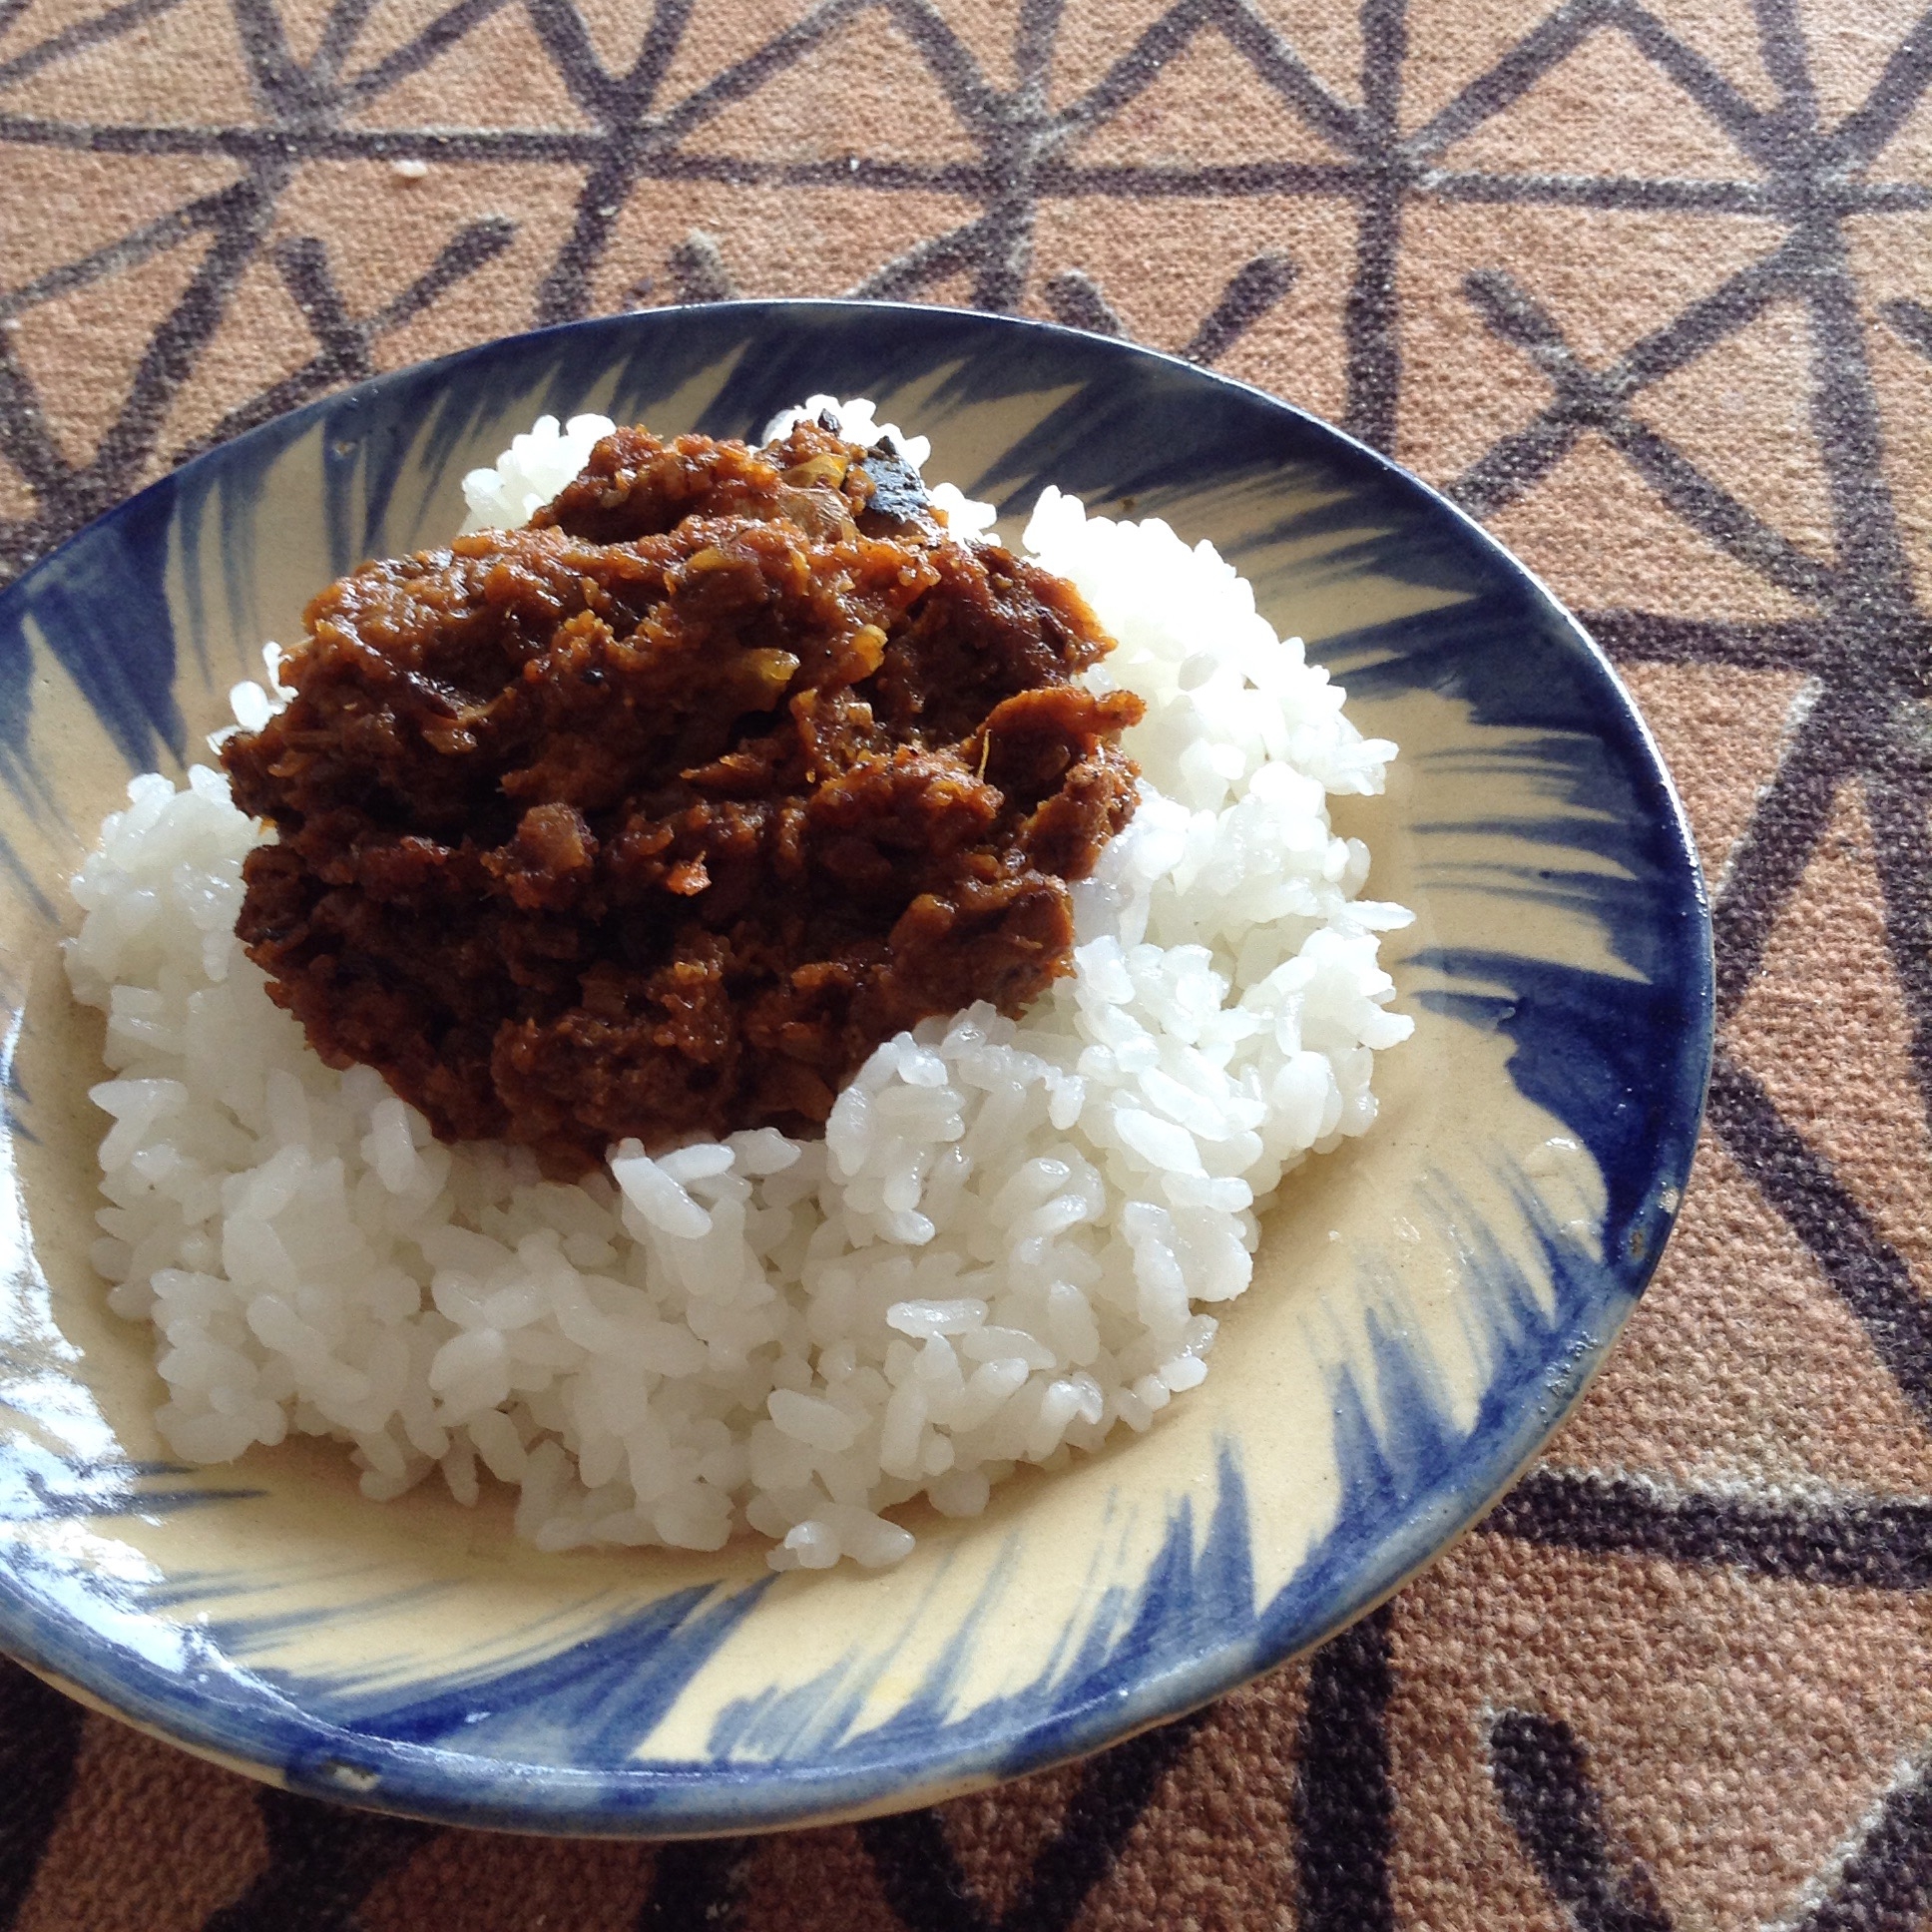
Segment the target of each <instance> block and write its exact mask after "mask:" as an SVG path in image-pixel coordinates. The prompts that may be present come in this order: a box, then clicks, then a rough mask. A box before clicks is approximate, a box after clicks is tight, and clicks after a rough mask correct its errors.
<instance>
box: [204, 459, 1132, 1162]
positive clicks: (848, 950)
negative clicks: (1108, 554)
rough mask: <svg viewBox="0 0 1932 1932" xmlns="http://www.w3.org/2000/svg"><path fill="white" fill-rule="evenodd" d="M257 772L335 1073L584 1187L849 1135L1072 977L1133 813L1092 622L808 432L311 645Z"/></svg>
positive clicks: (262, 811)
mask: <svg viewBox="0 0 1932 1932" xmlns="http://www.w3.org/2000/svg"><path fill="white" fill-rule="evenodd" d="M307 627H308V635H307V637H306V638H305V640H304V642H303V643H302V644H301V645H300V646H299V647H298V648H296V649H295V650H294V651H293V652H292V653H291V654H290V655H289V657H288V659H287V661H286V664H285V666H284V669H283V673H282V676H283V679H284V681H285V682H286V683H288V684H290V685H292V687H293V688H294V697H293V699H292V700H291V701H290V702H289V704H288V706H287V708H286V709H285V710H284V711H282V712H281V713H279V714H278V715H277V716H275V717H274V718H273V719H271V720H270V721H269V723H268V724H266V725H265V726H263V728H262V729H261V730H259V731H255V732H244V733H241V734H238V735H236V736H234V737H231V738H230V739H229V741H228V743H227V744H226V745H225V747H224V749H223V753H222V756H223V762H224V763H225V764H226V765H227V767H228V769H229V773H230V776H231V778H232V780H233V783H234V792H235V798H236V802H237V803H238V804H239V805H241V807H242V809H243V810H245V811H248V812H251V813H253V814H255V815H257V816H259V817H262V818H265V819H267V820H268V821H269V822H270V823H271V824H272V825H273V827H274V829H275V831H276V833H277V834H278V837H277V840H276V842H274V843H271V844H265V845H262V846H260V847H258V848H257V849H256V850H255V851H253V852H252V853H250V854H249V857H248V861H247V865H246V868H245V881H246V897H245V900H244V903H243V906H242V914H241V918H240V921H239V925H238V930H239V932H240V935H241V937H242V941H243V943H244V944H245V945H246V947H247V949H248V952H249V954H250V956H251V957H252V958H253V959H254V960H255V961H256V962H257V963H258V964H259V965H260V966H261V967H262V969H263V970H264V971H265V972H266V973H267V974H268V977H269V985H270V991H271V992H272V993H273V995H274V997H275V999H276V1000H277V1001H278V1002H279V1003H280V1004H281V1005H282V1006H284V1007H286V1008H287V1009H288V1010H289V1011H290V1012H292V1013H293V1014H294V1015H295V1016H296V1017H297V1018H298V1019H299V1020H300V1021H301V1023H302V1025H303V1027H304V1028H305V1029H306V1030H307V1034H308V1038H309V1040H310V1042H311V1043H312V1044H313V1046H314V1047H315V1049H316V1051H317V1052H318V1053H320V1054H321V1056H322V1058H323V1059H324V1060H326V1061H328V1062H329V1064H331V1065H332V1066H337V1067H340V1066H346V1065H347V1064H349V1063H350V1062H351V1061H362V1062H365V1063H366V1064H368V1065H370V1066H373V1067H375V1068H377V1069H379V1070H380V1072H381V1073H382V1075H383V1076H384V1078H385V1079H386V1080H387V1081H388V1082H389V1084H390V1086H391V1087H393V1088H394V1089H395V1091H396V1092H397V1093H398V1094H400V1095H402V1097H403V1098H404V1099H406V1100H408V1101H410V1102H411V1103H413V1104H414V1105H415V1106H417V1107H419V1108H420V1109H421V1110H422V1111H423V1113H424V1114H425V1115H427V1116H428V1118H429V1120H430V1123H431V1124H432V1126H433V1127H434V1128H435V1130H436V1132H437V1134H438V1135H440V1136H442V1137H443V1138H444V1139H446V1140H465V1139H474V1138H486V1137H495V1138H501V1139H505V1140H510V1141H519V1142H523V1143H525V1144H526V1145H528V1146H530V1147H532V1148H534V1149H536V1150H537V1152H538V1154H539V1155H540V1156H541V1157H542V1159H543V1162H544V1165H545V1167H546V1169H547V1170H549V1171H550V1172H552V1173H554V1174H559V1175H565V1176H568V1175H574V1174H577V1173H581V1172H582V1171H583V1170H584V1169H585V1168H587V1167H589V1166H590V1165H592V1164H593V1163H595V1162H596V1161H598V1160H599V1159H601V1158H602V1156H603V1154H604V1152H605V1150H606V1149H607V1148H608V1146H609V1145H610V1144H611V1143H612V1142H614V1141H617V1140H619V1139H622V1138H624V1137H626V1136H636V1137H637V1138H639V1139H640V1140H642V1141H643V1142H644V1143H645V1145H646V1146H647V1147H649V1148H652V1149H654V1150H655V1149H662V1148H665V1147H668V1146H671V1145H675V1144H677V1143H679V1142H681V1141H686V1140H689V1139H692V1138H693V1137H695V1136H700V1135H716V1134H724V1133H728V1132H730V1131H732V1130H734V1129H737V1128H742V1127H751V1126H758V1125H763V1124H771V1125H775V1126H778V1127H780V1128H783V1129H786V1130H787V1131H793V1132H795V1131H798V1130H800V1129H802V1128H806V1127H809V1126H811V1125H813V1124H816V1123H821V1122H823V1120H824V1119H825V1117H826V1115H827V1113H828V1112H829V1111H830V1108H831V1104H832V1101H833V1099H834V1098H835V1096H836V1094H837V1092H838V1089H839V1088H840V1086H841V1085H842V1084H843V1083H844V1082H845V1081H846V1080H847V1079H849V1078H850V1076H851V1075H852V1074H853V1073H854V1072H855V1071H856V1070H857V1068H858V1067H859V1065H860V1064H861V1063H862V1062H863V1061H864V1059H865V1058H866V1056H867V1055H868V1054H869V1053H870V1052H871V1051H872V1049H873V1048H874V1047H876V1046H877V1045H878V1044H879V1043H880V1042H881V1041H882V1040H885V1039H887V1038H888V1037H890V1036H891V1035H892V1034H893V1033H895V1032H897V1031H898V1030H899V1029H900V1028H902V1027H909V1026H912V1025H914V1024H915V1023H916V1022H918V1021H920V1020H922V1019H925V1018H927V1017H929V1016H930V1015H933V1014H942V1013H951V1012H954V1011H957V1010H958V1009H959V1008H961V1007H964V1006H967V1005H970V1004H971V1003H972V1002H973V1001H975V1000H990V1001H991V1002H992V1003H993V1004H994V1005H996V1006H998V1007H999V1008H1001V1009H1002V1010H1004V1011H1006V1012H1008V1013H1012V1012H1015V1011H1017V1010H1018V1009H1019V1008H1020V1007H1022V1006H1024V1005H1025V1003H1026V1002H1027V1001H1029V1000H1031V999H1032V998H1033V997H1034V996H1035V995H1036V994H1038V993H1039V992H1040V991H1041V990H1042V989H1043V988H1044V987H1045V986H1046V985H1047V984H1048V982H1049V981H1050V980H1051V979H1053V977H1054V976H1055V975H1056V974H1059V973H1061V972H1064V971H1065V970H1066V969H1067V966H1068V960H1069V954H1070V950H1071V946H1072V941H1073V922H1072V917H1071V908H1070V904H1069V899H1068V891H1067V882H1068V881H1069V880H1070V879H1078V878H1081V877H1083V876H1084V875H1085V874H1086V873H1087V872H1089V871H1090V870H1091V869H1092V866H1093V864H1094V861H1095V857H1096V855H1097V853H1098V852H1099V850H1100V847H1101V846H1102V844H1103V843H1104V842H1105V841H1106V840H1107V839H1108V838H1109V837H1111V836H1112V835H1113V834H1114V833H1115V832H1116V831H1118V830H1119V829H1120V827H1121V826H1122V825H1123V824H1125V823H1126V821H1127V819H1128V817H1129V816H1130V815H1131V813H1132V812H1133V809H1134V798H1135V793H1134V777H1135V771H1134V766H1133V765H1132V764H1131V763H1130V761H1129V760H1128V759H1127V757H1126V756H1125V755H1124V754H1123V753H1122V751H1121V750H1120V748H1119V745H1118V742H1117V740H1118V736H1119V733H1120V731H1121V729H1122V728H1123V727H1124V726H1126V725H1128V724H1132V723H1134V722H1135V721H1136V720H1137V719H1138V718H1139V717H1140V715H1141V704H1140V701H1139V700H1138V699H1136V698H1134V697H1133V696H1132V695H1130V694H1127V693H1119V692H1116V693H1109V694H1106V695H1104V696H1103V695H1096V694H1095V693H1092V692H1090V691H1088V690H1087V689H1086V688H1085V687H1084V686H1083V685H1082V684H1080V683H1077V682H1076V677H1077V674H1078V673H1080V672H1081V671H1083V670H1084V669H1086V668H1087V667H1088V666H1090V665H1092V664H1094V663H1095V662H1096V661H1097V660H1098V659H1099V658H1100V657H1101V656H1102V655H1103V654H1104V653H1105V652H1106V651H1108V650H1109V649H1110V648H1111V647H1110V642H1109V640H1108V639H1107V637H1106V636H1105V635H1104V634H1103V633H1102V631H1101V630H1100V628H1099V626H1098V625H1097V624H1096V622H1095V620H1094V617H1093V614H1092V612H1090V611H1089V610H1088V608H1087V606H1086V605H1085V603H1084V602H1083V601H1082V600H1081V598H1080V596H1079V594H1078V593H1077V592H1076V591H1075V590H1074V589H1073V588H1072V587H1071V586H1070V585H1068V584H1066V583H1064V582H1062V581H1061V580H1060V579H1058V578H1055V577H1052V576H1050V575H1048V574H1047V573H1046V572H1044V571H1041V570H1039V569H1037V568H1035V567H1034V566H1033V565H1031V564H1029V563H1026V562H1024V561H1022V560H1021V559H1019V558H1016V557H1014V556H1012V555H1011V554H1010V553H1008V552H1007V551H1005V550H1002V549H1000V548H999V547H998V546H997V545H993V544H986V543H982V544H974V545H966V544H962V543H959V542H955V541H953V540H952V539H951V538H949V537H948V536H947V534H946V532H945V529H944V526H943V519H942V518H941V517H940V516H939V514H938V513H937V512H935V511H934V510H933V509H932V508H931V507H930V505H929V504H928V503H927V501H926V498H925V492H924V489H923V486H922V485H921V484H920V482H919V478H918V475H917V472H916V471H914V470H912V469H910V467H909V466H908V465H907V464H906V463H905V462H904V461H903V460H902V459H901V458H900V457H899V456H898V455H897V453H896V451H895V450H894V449H893V448H892V447H891V446H890V445H888V444H884V443H881V444H880V445H879V446H878V447H877V448H876V449H873V450H864V449H860V448H858V447H856V446H854V445H851V444H847V443H844V442H842V441H841V440H840V439H839V438H838V436H837V435H836V434H835V433H834V432H833V430H832V428H831V427H830V426H829V425H828V424H813V423H801V424H800V425H799V426H798V427H796V428H795V429H793V430H792V432H791V433H790V435H789V436H787V437H786V438H785V439H784V440H783V441H781V442H779V443H776V444H774V445H772V446H769V447H767V448H765V449H762V450H755V449H750V448H747V447H746V446H745V445H743V444H741V443H735V442H715V441H712V440H710V439H709V438H706V437H702V436H681V437H679V438H677V439H676V440H675V441H673V442H670V443H663V442H660V441H659V440H658V439H657V438H656V437H654V436H652V435H650V434H648V433H647V432H646V431H644V430H642V429H625V430H620V431H619V432H618V433H617V434H615V435H613V436H610V437H607V438H606V439H605V440H604V441H603V442H602V443H601V444H599V445H598V448H597V450H596V452H595V454H594V455H593V456H592V458H591V461H590V464H589V466H588V467H587V468H586V469H585V471H584V472H583V474H582V475H581V476H579V477H578V479H577V480H576V481H575V482H573V483H572V484H571V485H570V486H569V487H568V488H567V489H565V490H564V491H563V493H562V494H561V495H560V496H559V497H558V498H557V499H556V501H555V502H554V503H552V504H551V505H550V506H549V507H548V508H546V509H544V510H542V511H540V512H538V514H537V516H536V517H535V519H534V520H533V523H532V526H531V527H530V528H528V529H524V530H514V531H492V532H486V533H483V534H481V535H477V536H471V537H463V538H460V539H458V541H457V542H456V543H454V544H453V545H452V546H451V547H450V548H449V549H447V550H436V551H428V552H425V553H423V554H421V555H418V556H414V557H407V558H402V559H398V560H393V561H389V562H383V563H373V564H365V565H364V566H363V567H362V568H361V569H359V570H356V571H353V572H351V573H350V575H348V576H347V577H345V578H343V579H342V580H341V581H340V582H339V583H336V584H334V585H331V586H330V587H329V589H327V590H325V591H324V592H323V593H322V594H321V595H320V596H319V597H317V598H316V599H315V601H314V602H313V603H312V604H311V605H310V606H309V609H308V613H307Z"/></svg>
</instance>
